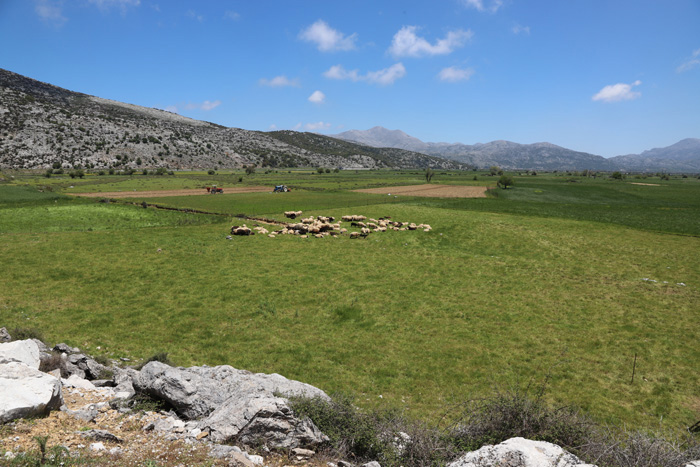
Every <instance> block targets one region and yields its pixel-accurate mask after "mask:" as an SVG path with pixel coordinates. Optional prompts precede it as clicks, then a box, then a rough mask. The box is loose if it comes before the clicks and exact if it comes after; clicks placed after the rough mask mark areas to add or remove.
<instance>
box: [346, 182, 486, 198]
mask: <svg viewBox="0 0 700 467" xmlns="http://www.w3.org/2000/svg"><path fill="white" fill-rule="evenodd" d="M487 189H488V188H487V187H485V186H462V185H428V184H426V185H409V186H392V187H383V188H367V189H363V190H354V191H357V192H360V193H376V194H380V195H387V194H391V195H401V196H425V197H430V198H486V190H487Z"/></svg>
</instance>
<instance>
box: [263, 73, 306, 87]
mask: <svg viewBox="0 0 700 467" xmlns="http://www.w3.org/2000/svg"><path fill="white" fill-rule="evenodd" d="M258 83H259V84H260V86H269V87H271V88H281V87H284V86H294V87H299V80H298V79H296V78H294V79H289V78H287V77H286V76H284V75H279V76H275V77H274V78H272V79H267V78H261V79H260V81H258Z"/></svg>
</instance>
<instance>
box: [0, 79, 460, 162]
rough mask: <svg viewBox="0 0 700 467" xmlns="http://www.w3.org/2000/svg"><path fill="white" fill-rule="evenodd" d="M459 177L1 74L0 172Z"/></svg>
mask: <svg viewBox="0 0 700 467" xmlns="http://www.w3.org/2000/svg"><path fill="white" fill-rule="evenodd" d="M57 162H58V163H60V164H62V166H64V167H74V166H77V165H80V166H82V167H87V168H116V169H123V168H132V169H134V168H139V167H143V168H145V167H148V168H157V167H165V168H172V169H185V168H214V169H216V168H239V167H243V166H244V165H246V166H250V165H253V166H256V167H326V168H334V167H342V168H399V169H400V168H416V167H419V168H425V167H433V168H440V169H462V168H465V166H464V165H463V164H461V163H459V162H457V161H453V160H447V159H444V158H437V157H433V156H429V155H425V154H422V153H418V152H413V151H407V150H403V149H394V148H375V147H370V146H364V145H360V144H356V143H351V142H347V141H342V140H338V139H335V138H331V137H328V136H323V135H317V134H314V133H298V132H290V131H280V132H268V133H265V132H260V131H249V130H243V129H240V128H227V127H224V126H221V125H216V124H214V123H209V122H204V121H199V120H193V119H191V118H187V117H183V116H181V115H178V114H175V113H171V112H167V111H165V110H159V109H152V108H148V107H141V106H137V105H132V104H125V103H122V102H117V101H112V100H108V99H103V98H100V97H95V96H90V95H87V94H82V93H78V92H73V91H69V90H66V89H63V88H60V87H57V86H53V85H51V84H47V83H42V82H40V81H36V80H34V79H31V78H28V77H25V76H22V75H19V74H17V73H13V72H11V71H7V70H3V69H0V168H14V169H32V168H35V169H38V168H49V167H51V166H52V165H53V164H55V163H57Z"/></svg>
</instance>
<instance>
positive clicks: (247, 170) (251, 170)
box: [245, 165, 255, 175]
mask: <svg viewBox="0 0 700 467" xmlns="http://www.w3.org/2000/svg"><path fill="white" fill-rule="evenodd" d="M245 173H246V175H253V174H254V173H255V167H254V166H252V165H249V166H248V167H246V168H245Z"/></svg>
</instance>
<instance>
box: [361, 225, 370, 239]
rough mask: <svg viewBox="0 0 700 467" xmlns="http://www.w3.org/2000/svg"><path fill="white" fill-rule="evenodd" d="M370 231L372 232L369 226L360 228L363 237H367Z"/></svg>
mask: <svg viewBox="0 0 700 467" xmlns="http://www.w3.org/2000/svg"><path fill="white" fill-rule="evenodd" d="M369 233H370V230H369V229H368V228H367V227H362V228H361V229H360V235H362V236H363V237H366V236H367V235H369Z"/></svg>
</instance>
